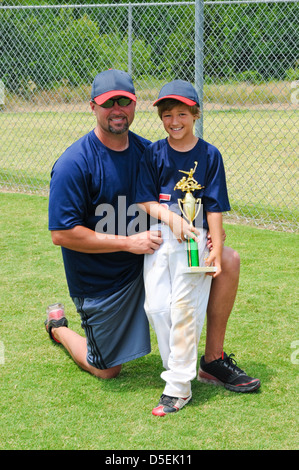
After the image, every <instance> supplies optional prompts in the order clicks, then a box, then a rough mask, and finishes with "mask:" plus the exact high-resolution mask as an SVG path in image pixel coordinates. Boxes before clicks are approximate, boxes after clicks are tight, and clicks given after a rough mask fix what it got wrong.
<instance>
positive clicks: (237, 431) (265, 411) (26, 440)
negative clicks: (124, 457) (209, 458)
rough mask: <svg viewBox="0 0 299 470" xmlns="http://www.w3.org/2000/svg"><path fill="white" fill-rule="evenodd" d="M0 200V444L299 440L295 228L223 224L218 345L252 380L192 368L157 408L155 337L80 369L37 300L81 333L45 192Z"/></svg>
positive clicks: (281, 444) (142, 446) (250, 445)
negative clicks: (231, 252)
mask: <svg viewBox="0 0 299 470" xmlns="http://www.w3.org/2000/svg"><path fill="white" fill-rule="evenodd" d="M0 202H1V230H0V237H1V243H0V250H1V296H0V346H1V347H0V354H1V355H0V387H1V405H0V407H1V410H0V428H1V437H0V448H1V449H2V450H3V449H5V450H16V449H20V450H28V449H32V450H46V449H49V450H55V449H56V450H57V449H63V450H72V449H74V450H79V449H81V450H82V449H86V450H93V449H101V450H171V449H172V450H200V449H204V450H209V449H210V450H229V449H230V450H238V449H244V450H253V449H257V450H273V449H276V450H294V449H297V448H298V367H299V364H298V362H299V360H298V359H299V350H298V348H299V332H298V323H297V322H298V284H297V282H298V265H297V259H298V235H297V234H294V233H282V232H275V231H265V230H261V229H257V228H251V227H246V226H238V225H228V224H226V231H227V244H229V245H230V246H232V247H234V248H235V249H236V250H238V252H239V253H240V255H241V260H242V263H241V279H240V287H239V292H238V296H237V300H236V304H235V308H234V311H233V313H232V316H231V319H230V322H229V325H228V329H227V336H226V342H225V350H226V352H227V353H232V352H233V353H235V354H236V359H237V360H238V363H239V365H240V366H241V367H243V368H244V369H245V370H246V371H247V372H248V373H250V374H252V375H253V376H258V377H259V378H260V379H261V382H262V387H261V390H260V391H259V392H257V393H254V394H234V393H233V392H229V391H226V390H225V389H223V388H219V387H213V386H210V385H205V384H200V383H199V382H197V381H196V380H194V382H193V384H192V390H193V400H192V402H191V404H190V405H188V406H186V408H184V409H183V410H182V411H180V412H179V413H178V414H175V415H173V416H167V417H165V418H161V419H160V418H157V417H154V416H152V415H151V409H152V407H153V406H154V405H155V404H156V402H157V399H158V397H159V396H160V393H161V391H162V387H163V383H162V380H161V379H160V377H159V374H160V373H161V363H160V357H159V353H158V349H157V344H156V340H155V337H154V336H153V337H152V353H151V354H149V355H148V356H146V357H144V358H141V359H138V360H136V361H133V362H130V363H128V364H126V365H125V366H124V368H123V371H122V373H121V375H120V376H119V377H118V378H117V379H113V380H109V381H102V380H99V379H96V378H95V377H93V376H91V375H89V374H88V373H85V372H83V371H81V370H80V369H79V368H78V367H77V366H76V365H75V364H74V363H73V361H72V360H71V358H70V357H69V355H68V354H66V353H65V351H64V350H63V348H62V347H61V346H59V345H54V344H52V342H50V340H49V339H48V337H47V334H46V331H45V329H44V325H43V322H44V319H45V309H46V306H47V304H49V303H52V302H55V301H58V300H59V301H62V302H63V303H64V304H65V306H66V311H67V315H68V318H69V322H70V327H71V328H72V329H74V330H76V331H77V332H79V333H81V334H83V332H82V330H81V327H80V321H79V317H78V315H77V313H76V312H75V309H74V306H73V305H72V302H71V300H70V299H69V297H68V292H67V286H66V281H65V277H64V271H63V266H62V259H61V254H60V249H59V248H58V247H55V246H53V245H52V243H51V240H50V235H49V233H48V231H47V204H48V200H47V197H40V196H35V195H31V196H30V195H23V194H7V193H0ZM204 339H205V334H204V332H203V334H202V337H201V340H200V354H201V353H202V352H203V349H204Z"/></svg>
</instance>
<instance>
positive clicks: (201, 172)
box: [136, 138, 230, 229]
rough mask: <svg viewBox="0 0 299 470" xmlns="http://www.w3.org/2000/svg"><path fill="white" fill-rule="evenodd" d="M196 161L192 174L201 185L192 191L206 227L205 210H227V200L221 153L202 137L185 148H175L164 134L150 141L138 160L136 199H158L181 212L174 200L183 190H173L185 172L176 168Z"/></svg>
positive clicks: (138, 200)
mask: <svg viewBox="0 0 299 470" xmlns="http://www.w3.org/2000/svg"><path fill="white" fill-rule="evenodd" d="M195 161H197V162H198V165H197V168H196V171H195V173H194V175H193V177H194V178H195V180H196V181H197V182H198V183H199V184H200V185H201V186H203V187H204V188H203V189H200V190H195V191H194V192H193V193H192V194H193V196H194V197H195V198H196V199H197V198H201V202H202V205H203V219H202V225H203V227H204V228H205V229H208V224H207V217H206V212H225V211H229V210H230V204H229V199H228V194H227V185H226V179H225V170H224V165H223V160H222V156H221V153H220V152H219V150H218V149H217V148H216V147H214V146H213V145H211V144H209V143H208V142H205V141H204V140H202V139H199V140H198V142H197V144H196V145H195V146H194V147H193V149H191V150H190V151H188V152H178V151H176V150H174V149H173V148H172V147H171V146H170V145H169V144H168V140H167V138H166V139H162V140H159V141H157V142H155V143H152V144H150V145H149V146H148V147H147V148H146V150H145V152H144V154H143V157H142V160H141V163H140V171H139V178H138V183H137V193H136V202H138V203H142V202H149V201H157V202H160V203H163V204H167V206H168V207H169V208H170V209H171V210H172V211H174V212H176V213H179V214H180V215H181V211H180V209H179V207H178V204H177V202H178V199H179V198H180V199H183V198H184V194H185V193H183V192H182V191H181V190H178V189H176V190H174V187H175V185H176V184H177V182H178V181H179V180H180V179H181V178H182V177H183V176H186V175H184V174H183V173H181V172H180V171H179V170H183V171H188V172H189V171H190V169H192V168H194V166H195V163H194V162H195ZM186 177H187V176H186Z"/></svg>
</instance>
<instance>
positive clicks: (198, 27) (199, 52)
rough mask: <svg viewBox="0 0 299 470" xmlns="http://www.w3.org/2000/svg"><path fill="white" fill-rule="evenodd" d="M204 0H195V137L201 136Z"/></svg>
mask: <svg viewBox="0 0 299 470" xmlns="http://www.w3.org/2000/svg"><path fill="white" fill-rule="evenodd" d="M203 28H204V1H203V0H195V19H194V29H195V89H196V91H197V93H198V97H199V105H200V111H201V113H200V119H198V120H197V121H196V124H195V134H196V136H197V137H200V138H203V82H204V78H203V55H204V50H203V47H204V42H203V31H204V29H203Z"/></svg>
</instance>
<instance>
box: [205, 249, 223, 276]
mask: <svg viewBox="0 0 299 470" xmlns="http://www.w3.org/2000/svg"><path fill="white" fill-rule="evenodd" d="M205 265H206V266H215V267H216V268H217V271H216V272H215V273H207V275H210V276H212V277H213V278H215V277H218V276H219V275H220V273H221V256H220V255H219V253H217V252H216V250H213V249H212V251H211V252H210V255H209V257H208V258H207V259H206V260H205Z"/></svg>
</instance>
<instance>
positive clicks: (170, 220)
mask: <svg viewBox="0 0 299 470" xmlns="http://www.w3.org/2000/svg"><path fill="white" fill-rule="evenodd" d="M138 206H139V207H140V208H141V209H143V210H144V211H145V212H147V213H148V214H150V216H151V217H154V218H156V219H158V220H161V222H164V223H165V224H166V225H168V226H169V227H170V229H171V231H172V232H173V234H174V236H175V237H176V238H177V240H178V242H179V243H181V242H182V241H184V240H185V239H186V238H193V239H194V240H196V241H198V240H197V237H196V234H198V233H199V232H198V230H197V229H196V228H195V227H193V226H192V225H190V224H189V223H188V222H187V221H186V220H184V219H183V217H181V216H179V215H178V214H176V213H175V212H172V211H171V210H169V209H167V208H166V207H164V206H163V205H162V204H159V203H158V202H157V201H148V202H143V203H139V204H138Z"/></svg>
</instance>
